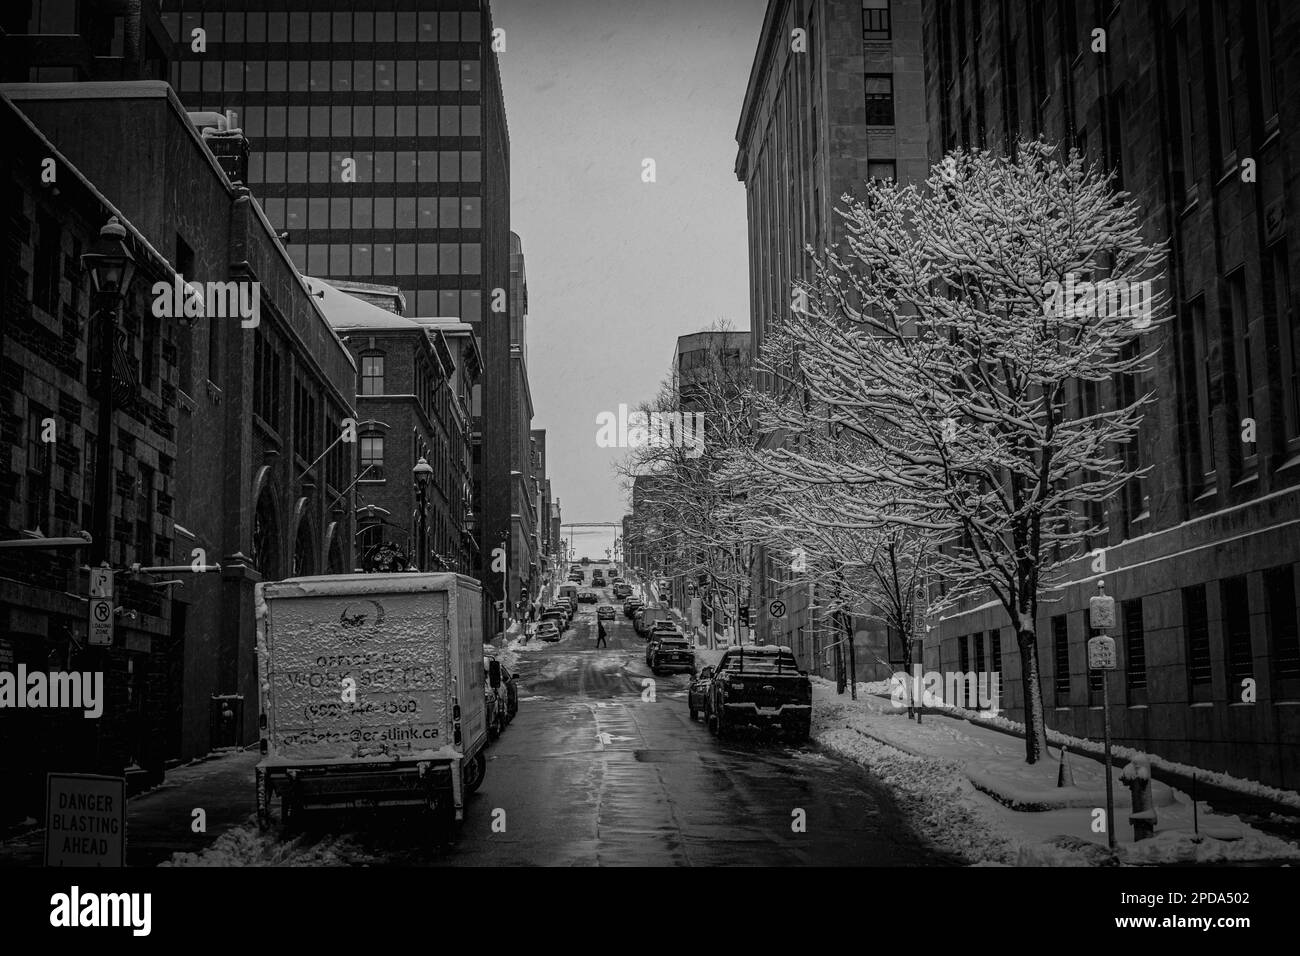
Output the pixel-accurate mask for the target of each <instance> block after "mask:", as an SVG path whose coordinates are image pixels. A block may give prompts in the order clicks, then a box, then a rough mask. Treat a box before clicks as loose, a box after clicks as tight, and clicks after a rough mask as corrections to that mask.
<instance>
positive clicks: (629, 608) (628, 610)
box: [623, 598, 645, 617]
mask: <svg viewBox="0 0 1300 956" xmlns="http://www.w3.org/2000/svg"><path fill="white" fill-rule="evenodd" d="M643 607H645V601H643V600H641V599H640V598H628V599H627V600H626V601H624V602H623V616H624V617H632V615H634V614H636V612H637V610H639V609H640V608H643Z"/></svg>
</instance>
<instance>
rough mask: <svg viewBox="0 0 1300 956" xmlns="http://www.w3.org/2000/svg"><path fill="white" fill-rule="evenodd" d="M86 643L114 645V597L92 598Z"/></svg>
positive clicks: (105, 645)
mask: <svg viewBox="0 0 1300 956" xmlns="http://www.w3.org/2000/svg"><path fill="white" fill-rule="evenodd" d="M86 643H87V644H89V645H90V646H91V647H112V646H113V599H112V598H91V599H90V615H89V624H88V627H87V631H86Z"/></svg>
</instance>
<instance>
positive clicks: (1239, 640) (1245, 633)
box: [1219, 575, 1254, 700]
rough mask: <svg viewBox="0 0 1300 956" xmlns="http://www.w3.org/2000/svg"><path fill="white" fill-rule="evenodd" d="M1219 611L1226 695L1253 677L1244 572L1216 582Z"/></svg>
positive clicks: (1230, 694) (1235, 691)
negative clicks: (1222, 632)
mask: <svg viewBox="0 0 1300 956" xmlns="http://www.w3.org/2000/svg"><path fill="white" fill-rule="evenodd" d="M1219 596H1220V597H1219V600H1220V603H1221V607H1222V614H1223V631H1224V642H1225V645H1226V646H1225V647H1224V652H1225V653H1224V657H1225V658H1226V659H1227V669H1228V697H1229V700H1232V699H1233V698H1234V696H1235V695H1236V694H1239V693H1240V692H1241V686H1242V682H1243V681H1245V680H1247V679H1249V678H1253V677H1254V661H1253V659H1252V652H1251V645H1250V596H1249V594H1248V592H1247V588H1246V578H1245V576H1244V575H1239V576H1236V577H1231V578H1225V579H1224V580H1222V581H1220V582H1219Z"/></svg>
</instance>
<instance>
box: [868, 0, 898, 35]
mask: <svg viewBox="0 0 1300 956" xmlns="http://www.w3.org/2000/svg"><path fill="white" fill-rule="evenodd" d="M890 38H891V32H890V16H889V0H862V39H863V40H877V41H878V40H888V39H890Z"/></svg>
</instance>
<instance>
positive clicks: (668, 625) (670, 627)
mask: <svg viewBox="0 0 1300 956" xmlns="http://www.w3.org/2000/svg"><path fill="white" fill-rule="evenodd" d="M660 633H668V634H680V635H681V636H682V637H685V636H686V632H685V631H683V630H682V626H681V625H680V624H678V623H677V622H676V621H664V620H659V621H655V622H654V623H653V624H652V625H650V636H651V637H654V636H656V635H658V634H660Z"/></svg>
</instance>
